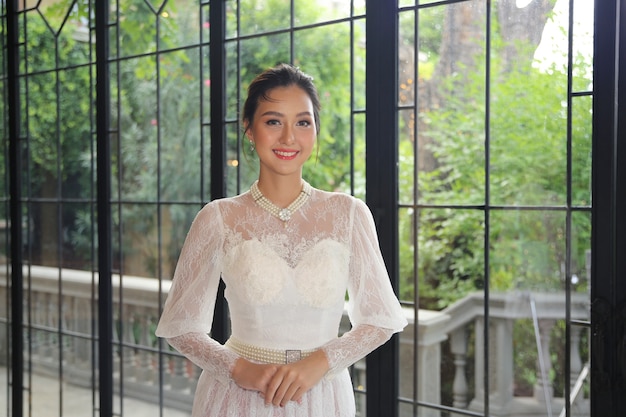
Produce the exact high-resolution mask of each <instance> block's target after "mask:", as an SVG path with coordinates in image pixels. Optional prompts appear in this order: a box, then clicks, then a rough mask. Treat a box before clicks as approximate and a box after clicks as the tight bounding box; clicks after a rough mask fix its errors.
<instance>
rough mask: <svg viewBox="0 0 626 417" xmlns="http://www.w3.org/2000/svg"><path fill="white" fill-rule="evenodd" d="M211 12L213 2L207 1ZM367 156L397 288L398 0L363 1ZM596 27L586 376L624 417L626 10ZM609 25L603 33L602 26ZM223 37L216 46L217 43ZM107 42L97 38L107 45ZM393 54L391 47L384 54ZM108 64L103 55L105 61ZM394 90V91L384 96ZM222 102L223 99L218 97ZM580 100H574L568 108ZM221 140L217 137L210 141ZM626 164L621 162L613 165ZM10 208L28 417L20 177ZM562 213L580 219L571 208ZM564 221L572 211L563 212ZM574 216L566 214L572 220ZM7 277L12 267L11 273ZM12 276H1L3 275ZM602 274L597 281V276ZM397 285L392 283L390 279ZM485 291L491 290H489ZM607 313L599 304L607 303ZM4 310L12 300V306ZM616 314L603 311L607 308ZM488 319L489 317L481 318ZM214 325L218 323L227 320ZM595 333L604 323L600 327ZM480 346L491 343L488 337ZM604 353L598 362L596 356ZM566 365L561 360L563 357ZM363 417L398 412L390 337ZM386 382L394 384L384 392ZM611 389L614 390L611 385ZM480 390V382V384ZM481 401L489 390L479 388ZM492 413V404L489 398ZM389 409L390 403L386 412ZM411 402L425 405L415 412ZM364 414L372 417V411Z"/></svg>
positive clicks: (601, 9) (15, 151)
mask: <svg viewBox="0 0 626 417" xmlns="http://www.w3.org/2000/svg"><path fill="white" fill-rule="evenodd" d="M17 3H18V2H17V1H8V2H6V4H5V3H3V5H2V7H3V9H4V8H5V7H6V9H4V12H5V13H6V16H7V18H6V34H7V36H6V44H3V45H2V46H3V51H2V53H3V55H4V56H5V60H4V61H5V62H7V63H8V65H7V68H6V74H7V76H6V79H5V80H3V81H4V84H5V85H6V100H7V102H6V104H7V108H8V119H7V126H8V129H7V131H8V135H9V148H8V155H9V156H10V157H9V158H8V160H9V172H10V173H13V174H15V173H19V172H22V167H21V161H22V143H21V139H20V122H19V120H20V115H19V109H20V105H19V104H20V102H19V89H18V86H19V85H18V83H13V82H10V81H11V80H17V79H19V67H18V62H19V60H18V59H17V58H16V57H18V54H19V41H18V39H19V35H18V31H17V27H18V21H17V19H18V11H17ZM206 4H208V3H206ZM224 6H225V2H215V4H212V5H211V21H212V27H211V39H214V40H215V39H224V26H223V25H224V24H225V21H224V13H225V10H224ZM108 10H109V2H108V1H102V2H101V1H98V2H95V8H94V11H95V28H94V30H95V34H96V37H97V39H99V41H98V42H97V43H96V55H97V57H98V59H97V60H96V64H95V69H96V77H97V85H98V89H97V97H96V100H97V102H96V106H97V108H99V109H102V108H105V109H109V108H110V97H109V94H110V87H109V75H110V74H109V62H108V56H109V48H108V47H109V45H108V39H109V37H108V31H109V30H110V25H109V16H108ZM367 10H368V14H367V20H366V22H367V26H366V32H367V38H368V40H369V41H368V53H367V102H368V103H369V105H368V108H367V110H366V114H367V130H366V134H367V138H366V140H367V149H368V157H367V161H366V166H367V170H368V172H374V173H376V175H372V176H371V177H369V176H368V180H367V203H368V205H370V207H371V208H372V211H373V212H374V215H375V219H376V222H377V225H378V227H379V229H380V230H381V233H380V242H381V248H382V251H383V255H384V256H385V258H386V261H387V264H388V266H389V269H390V275H391V276H392V277H394V279H397V278H395V277H397V228H396V223H397V210H398V204H397V201H398V199H397V188H396V187H389V186H388V185H389V184H395V183H396V182H397V172H396V168H395V167H396V158H397V151H396V147H397V142H396V141H397V132H396V127H395V126H396V112H397V110H396V108H397V99H396V97H395V92H397V64H396V65H393V64H392V65H389V64H388V63H389V62H392V63H397V42H398V40H397V36H396V34H397V11H398V2H397V1H396V0H385V1H377V0H368V2H367ZM596 21H598V22H604V23H603V24H602V25H596V32H595V51H596V53H595V60H594V71H595V80H594V94H593V95H594V112H593V120H594V165H593V174H594V175H593V195H594V205H593V208H592V218H593V231H594V235H593V258H592V265H593V274H594V276H595V277H597V278H596V279H595V280H594V286H593V287H592V302H593V304H592V323H594V322H597V323H598V326H599V327H593V328H594V329H595V330H596V331H597V332H598V333H601V334H602V335H603V336H605V337H604V338H592V351H598V352H601V353H598V355H599V356H594V363H595V364H596V365H601V367H598V368H596V369H595V371H594V372H595V373H594V374H593V376H592V381H593V382H592V391H593V394H594V396H593V397H592V414H593V415H595V414H597V415H603V416H615V417H617V416H618V415H620V413H621V410H622V409H623V404H624V398H623V395H622V393H623V390H622V389H623V385H621V384H623V382H622V383H620V382H619V381H623V379H624V378H625V377H624V372H626V371H625V370H624V369H623V366H622V365H621V364H622V361H623V359H622V358H620V357H619V356H618V355H620V354H623V351H621V350H619V348H618V349H615V348H614V347H616V346H620V342H621V341H622V339H623V337H624V334H623V329H624V327H623V323H624V318H623V317H620V316H619V314H613V313H619V310H618V309H619V308H621V306H622V305H624V303H626V299H625V298H626V295H625V294H626V279H625V277H626V272H625V271H626V258H625V257H623V256H622V255H623V253H624V248H625V247H626V242H625V241H626V220H625V219H624V216H621V215H620V213H623V212H624V210H625V209H626V201H625V198H626V197H625V196H626V169H624V168H623V166H624V163H623V161H626V153H625V151H624V148H625V147H624V143H623V142H624V138H625V137H626V134H625V133H624V129H625V126H626V119H625V118H626V112H625V111H624V108H623V107H624V105H623V103H624V102H626V88H625V85H624V80H626V72H625V71H626V70H625V68H626V63H624V60H625V58H624V57H625V56H626V30H619V29H621V28H624V27H626V1H624V0H609V1H600V0H598V1H596ZM605 23H606V24H605ZM220 36H221V38H220ZM103 40H104V41H103ZM392 45H395V46H396V47H391V46H392ZM210 46H211V55H212V57H214V56H222V58H223V48H222V44H220V43H218V42H212V43H211V44H210ZM102 57H106V58H102ZM211 73H212V77H213V78H214V81H215V84H216V85H223V78H222V82H219V80H220V78H219V77H220V76H221V77H223V76H224V74H225V69H224V61H223V60H221V62H220V60H219V59H218V60H216V59H212V61H211ZM390 91H392V92H394V94H389V92H390ZM222 94H223V92H222ZM579 94H587V93H577V92H572V91H570V95H569V96H570V97H569V99H570V100H571V99H572V98H573V97H575V96H576V95H579ZM221 105H223V101H219V100H216V101H215V102H214V105H213V106H212V114H211V119H212V120H220V121H223V120H224V109H223V107H220V106H221ZM110 133H111V132H110V113H108V112H107V111H104V112H102V111H99V112H97V121H96V134H97V137H98V141H97V144H98V152H97V154H98V164H97V166H98V199H97V208H98V212H99V213H105V214H108V215H105V216H103V215H102V214H101V215H100V216H99V217H98V220H99V223H98V230H99V234H98V236H99V242H100V245H99V247H100V249H99V252H98V264H99V266H98V272H99V276H100V285H99V287H98V288H99V291H98V294H99V298H100V299H101V300H109V301H110V300H111V299H112V287H111V275H112V262H111V258H112V255H111V252H110V251H111V246H110V242H111V238H112V230H111V217H110V214H111V189H110V187H111V184H110V162H111V160H110V143H109V141H108V138H109V135H110ZM211 136H212V138H214V139H213V141H212V146H213V151H214V152H213V154H212V155H213V158H214V160H212V161H211V162H212V163H211V166H212V172H211V177H212V178H223V172H224V169H225V155H224V152H223V148H221V146H223V140H221V138H223V137H224V130H223V123H212V124H211ZM381 137H384V138H390V137H391V138H394V142H391V146H390V142H389V141H385V142H384V143H383V141H381V140H379V139H377V138H381ZM215 138H217V139H215ZM619 162H622V164H619ZM8 189H9V191H10V192H9V196H10V198H9V200H8V202H7V204H8V205H9V208H10V213H11V225H12V227H11V229H10V243H11V265H10V268H11V274H10V275H11V294H10V297H11V300H13V302H12V303H11V311H10V317H11V352H12V353H11V359H12V360H11V363H12V368H11V384H12V386H13V388H14V389H12V390H11V413H12V415H13V416H16V417H17V416H19V417H21V416H22V415H23V413H24V410H23V405H22V404H23V391H22V389H15V388H17V387H19V388H21V387H23V386H24V380H23V377H24V356H23V349H24V344H23V337H24V328H23V322H24V318H23V309H22V305H21V304H20V303H19V302H15V300H23V297H24V291H23V284H24V276H23V275H22V266H23V265H24V260H23V257H22V252H21V250H20V248H21V247H22V240H23V232H24V230H23V229H22V223H21V213H22V212H23V209H24V207H23V204H24V201H23V199H22V195H21V190H22V178H21V177H20V175H10V176H9V182H8ZM225 194H226V185H225V184H224V183H220V182H219V181H212V182H211V195H212V196H213V197H218V196H223V195H225ZM569 203H570V202H568V208H566V210H571V211H575V210H576V208H571V207H569ZM478 209H481V210H485V215H486V216H488V212H489V210H492V209H493V210H500V209H506V207H495V206H491V207H490V206H489V205H488V204H487V206H485V207H481V208H478ZM568 213H569V211H568ZM568 216H569V214H568ZM7 268H8V266H7ZM8 275H9V274H7V276H8ZM599 277H602V279H600V278H599ZM394 285H397V282H394ZM486 291H487V293H488V289H487V290H486ZM605 302H606V303H608V304H604V303H605ZM7 305H8V303H7ZM607 308H608V309H609V311H610V312H611V313H610V314H608V317H609V319H608V321H607V310H606V309H607ZM112 314H113V311H112V304H110V302H102V303H99V314H98V316H99V318H100V323H99V324H100V325H99V326H98V328H99V334H98V350H99V352H100V355H99V369H100V370H101V371H104V372H100V373H99V385H100V388H99V389H100V404H99V407H100V408H99V413H100V415H102V416H110V415H113V400H112V398H113V394H114V387H113V380H112V372H106V370H112V369H113V363H112V357H113V334H112V328H111V326H110V317H112ZM485 315H486V316H487V315H488V310H487V311H485ZM216 320H218V321H219V320H222V322H225V316H224V315H222V316H219V315H218V317H217V318H216ZM600 325H601V326H600ZM485 338H487V335H485ZM600 355H601V356H600ZM566 361H567V358H566ZM367 365H368V399H369V400H368V409H367V412H368V414H369V415H396V414H397V402H398V398H397V388H398V387H397V374H398V364H397V341H396V340H395V339H394V340H392V342H390V343H389V344H387V345H385V346H383V347H382V348H380V349H379V350H377V351H376V352H374V353H373V354H372V355H370V357H368V363H367ZM389 381H393V383H389ZM610 381H614V382H612V383H611V382H610ZM485 383H487V381H486V382H485ZM486 391H487V392H488V390H486ZM485 403H486V404H488V398H486V399H485ZM390 404H393V405H392V406H391V407H392V408H390ZM416 405H421V404H419V403H417V404H416ZM370 413H371V414H370Z"/></svg>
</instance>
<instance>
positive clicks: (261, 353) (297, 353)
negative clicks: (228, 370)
mask: <svg viewBox="0 0 626 417" xmlns="http://www.w3.org/2000/svg"><path fill="white" fill-rule="evenodd" d="M225 346H227V347H229V348H230V349H231V350H232V351H233V352H235V353H237V354H238V355H240V356H241V357H243V358H246V359H248V360H251V361H254V362H261V363H280V364H285V363H292V362H297V361H299V360H300V359H304V358H306V357H307V356H309V355H311V354H312V353H313V352H315V350H314V349H311V350H280V349H267V348H262V347H258V346H254V345H249V344H247V343H243V342H240V341H239V340H237V339H235V338H233V337H231V338H230V339H228V340H227V341H226V344H225Z"/></svg>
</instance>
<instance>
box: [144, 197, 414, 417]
mask: <svg viewBox="0 0 626 417" xmlns="http://www.w3.org/2000/svg"><path fill="white" fill-rule="evenodd" d="M220 277H221V278H222V279H223V280H224V282H225V284H226V291H225V296H226V299H227V301H228V307H229V310H230V317H231V327H232V336H233V337H234V338H237V339H238V340H239V341H241V342H243V343H246V344H250V345H255V346H258V347H262V348H270V349H282V350H287V349H301V350H309V349H316V348H321V349H323V350H324V352H325V353H326V355H327V357H328V360H329V364H330V367H331V369H330V370H329V372H328V373H327V374H326V376H325V377H324V378H323V379H322V380H321V381H320V383H318V384H317V385H316V386H315V387H313V388H312V389H311V390H310V391H309V392H307V393H306V394H305V396H304V397H303V399H302V401H301V403H299V404H298V403H295V402H293V401H291V402H289V403H288V404H287V405H286V406H285V407H275V406H272V405H269V406H266V405H265V403H264V400H263V399H262V398H261V396H260V394H259V393H258V392H255V391H249V390H244V389H242V388H240V387H239V386H237V385H236V384H235V383H234V381H233V380H232V379H231V377H230V371H231V369H232V367H233V365H234V363H235V361H236V359H237V358H238V355H237V354H236V353H234V352H233V351H232V350H230V349H229V348H227V347H225V346H223V345H221V344H220V343H218V342H216V341H215V340H213V339H211V338H210V337H209V336H208V334H210V332H211V323H212V320H213V310H214V305H215V298H216V293H217V287H218V284H219V280H220ZM346 290H347V293H348V302H347V306H348V313H349V317H350V321H351V323H352V329H351V330H350V331H349V332H347V333H345V334H343V335H342V336H341V337H338V328H339V322H340V319H341V317H342V313H343V311H344V307H345V305H346V297H345V294H346ZM406 324H407V321H406V318H405V316H404V314H403V312H402V310H401V308H400V304H399V303H398V300H397V298H396V297H395V295H394V293H393V291H392V288H391V285H390V283H389V277H388V275H387V272H386V269H385V265H384V263H383V260H382V257H381V254H380V250H379V247H378V240H377V236H376V230H375V227H374V222H373V219H372V216H371V213H370V211H369V209H368V208H367V206H366V205H365V204H364V203H363V202H362V201H360V200H358V199H355V198H353V197H351V196H349V195H346V194H340V193H329V192H324V191H321V190H317V189H312V191H311V196H310V198H309V200H308V201H307V202H306V203H305V204H304V206H303V207H302V208H301V209H300V210H298V211H297V212H296V213H294V214H293V216H292V218H291V220H289V221H288V222H287V223H286V225H284V224H283V222H282V221H281V220H279V219H278V218H276V217H274V216H272V215H271V214H269V213H268V212H267V211H265V210H263V209H262V208H260V207H259V206H258V205H257V204H256V203H255V202H254V200H253V199H252V196H251V194H250V192H246V193H244V194H242V195H240V196H237V197H233V198H226V199H221V200H216V201H213V202H211V203H209V204H207V205H206V206H205V207H204V208H203V209H202V210H201V211H200V212H199V213H198V215H197V217H196V219H195V220H194V222H193V224H192V227H191V229H190V230H189V233H188V235H187V239H186V241H185V244H184V246H183V249H182V252H181V255H180V258H179V261H178V265H177V267H176V272H175V275H174V279H173V283H172V287H171V289H170V292H169V295H168V298H167V301H166V303H165V306H164V311H163V314H162V316H161V319H160V321H159V324H158V327H157V331H156V334H157V336H160V337H164V338H166V339H167V340H168V342H169V343H170V344H171V345H172V346H173V347H175V348H176V349H177V350H178V351H180V352H181V353H183V354H184V355H185V356H187V357H188V358H189V359H190V360H192V361H193V362H194V363H195V364H196V365H198V366H199V367H201V368H202V370H203V372H202V375H201V376H200V379H199V381H198V385H197V389H196V393H195V399H194V404H193V413H192V415H193V417H213V416H215V417H218V416H219V417H227V416H237V417H239V416H241V417H256V416H264V417H270V416H272V417H278V416H280V417H344V416H350V417H352V416H354V414H355V403H354V395H353V389H352V383H351V381H350V376H349V374H348V371H347V369H346V368H347V367H349V366H350V365H351V364H353V363H354V362H356V361H357V360H359V359H361V358H362V357H364V356H365V355H367V354H368V353H369V352H371V351H372V350H373V349H375V348H376V347H378V346H379V345H381V344H382V343H384V342H386V341H387V340H388V339H389V338H390V337H391V335H392V334H393V333H395V332H398V331H401V330H402V329H403V328H404V327H405V326H406Z"/></svg>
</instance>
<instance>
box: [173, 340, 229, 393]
mask: <svg viewBox="0 0 626 417" xmlns="http://www.w3.org/2000/svg"><path fill="white" fill-rule="evenodd" d="M167 342H168V343H169V344H170V345H171V346H172V347H173V348H174V349H176V350H177V351H179V352H180V353H182V354H183V355H185V356H186V357H187V359H189V360H190V361H192V362H193V363H194V364H196V365H197V366H199V367H200V368H202V369H203V370H205V371H207V372H209V373H210V374H211V375H212V376H213V377H215V379H217V380H218V381H220V382H222V383H226V382H227V381H229V380H230V378H231V372H232V370H233V366H235V361H236V360H237V359H238V358H239V356H238V355H237V354H236V353H235V352H233V351H231V350H230V349H228V348H226V347H224V346H223V345H221V344H220V343H218V342H217V341H216V340H214V339H212V338H211V337H209V336H208V335H207V334H204V333H186V334H183V335H181V336H175V337H171V338H168V339H167Z"/></svg>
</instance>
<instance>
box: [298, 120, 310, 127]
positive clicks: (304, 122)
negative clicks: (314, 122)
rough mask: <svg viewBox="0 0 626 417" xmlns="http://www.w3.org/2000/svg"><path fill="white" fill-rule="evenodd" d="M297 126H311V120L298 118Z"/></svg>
mask: <svg viewBox="0 0 626 417" xmlns="http://www.w3.org/2000/svg"><path fill="white" fill-rule="evenodd" d="M297 125H298V126H302V127H309V126H311V121H310V120H300V121H299V122H298V123H297Z"/></svg>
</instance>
